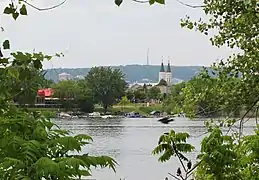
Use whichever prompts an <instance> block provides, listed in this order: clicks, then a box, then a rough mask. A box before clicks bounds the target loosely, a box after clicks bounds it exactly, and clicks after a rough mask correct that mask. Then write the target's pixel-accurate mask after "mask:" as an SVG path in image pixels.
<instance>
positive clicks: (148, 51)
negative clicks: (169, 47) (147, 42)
mask: <svg viewBox="0 0 259 180" xmlns="http://www.w3.org/2000/svg"><path fill="white" fill-rule="evenodd" d="M147 65H148V66H149V48H148V49H147Z"/></svg>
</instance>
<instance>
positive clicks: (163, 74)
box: [158, 61, 173, 86]
mask: <svg viewBox="0 0 259 180" xmlns="http://www.w3.org/2000/svg"><path fill="white" fill-rule="evenodd" d="M172 78H173V77H172V71H171V65H170V62H169V61H168V65H167V69H166V71H165V67H164V63H163V61H162V63H161V67H160V71H159V79H158V83H159V82H160V81H161V80H162V79H163V80H165V81H166V83H167V85H168V86H170V85H172Z"/></svg>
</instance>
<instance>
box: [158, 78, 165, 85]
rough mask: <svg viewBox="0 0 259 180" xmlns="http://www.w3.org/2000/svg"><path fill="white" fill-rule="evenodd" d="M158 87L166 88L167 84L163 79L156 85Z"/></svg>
mask: <svg viewBox="0 0 259 180" xmlns="http://www.w3.org/2000/svg"><path fill="white" fill-rule="evenodd" d="M158 86H167V82H166V81H165V80H164V79H161V80H160V81H159V83H158Z"/></svg>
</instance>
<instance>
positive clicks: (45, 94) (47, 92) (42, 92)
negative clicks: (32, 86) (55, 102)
mask: <svg viewBox="0 0 259 180" xmlns="http://www.w3.org/2000/svg"><path fill="white" fill-rule="evenodd" d="M53 94H54V90H53V89H51V88H47V89H39V90H38V95H39V96H40V97H51V96H53Z"/></svg>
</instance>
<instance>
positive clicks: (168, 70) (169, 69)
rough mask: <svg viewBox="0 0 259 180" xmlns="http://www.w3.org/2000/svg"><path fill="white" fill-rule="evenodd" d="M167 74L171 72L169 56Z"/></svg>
mask: <svg viewBox="0 0 259 180" xmlns="http://www.w3.org/2000/svg"><path fill="white" fill-rule="evenodd" d="M166 72H171V66H170V57H169V56H168V65H167V71H166Z"/></svg>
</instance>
